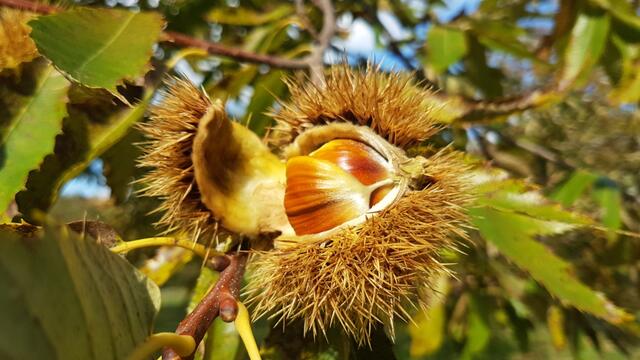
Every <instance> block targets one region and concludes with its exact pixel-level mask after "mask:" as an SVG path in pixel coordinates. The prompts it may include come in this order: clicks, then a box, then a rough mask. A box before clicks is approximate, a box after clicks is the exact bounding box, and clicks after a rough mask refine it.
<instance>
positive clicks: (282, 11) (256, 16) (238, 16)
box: [207, 4, 293, 26]
mask: <svg viewBox="0 0 640 360" xmlns="http://www.w3.org/2000/svg"><path fill="white" fill-rule="evenodd" d="M292 13H293V7H292V6H291V5H288V4H287V5H284V4H283V5H280V6H277V7H275V8H273V9H271V10H266V11H254V10H251V9H248V8H245V7H237V8H229V7H225V8H222V7H218V8H215V9H213V10H211V12H209V14H207V20H209V21H211V22H216V23H219V24H227V25H238V26H259V25H264V24H266V23H269V22H272V21H276V20H280V19H282V18H285V17H287V16H289V15H291V14H292Z"/></svg>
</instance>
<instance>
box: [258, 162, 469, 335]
mask: <svg viewBox="0 0 640 360" xmlns="http://www.w3.org/2000/svg"><path fill="white" fill-rule="evenodd" d="M466 172H467V166H466V165H465V164H464V162H463V161H462V159H461V157H460V155H459V154H458V153H455V152H440V153H438V154H436V155H435V156H432V157H430V158H429V159H428V161H427V162H425V166H424V169H423V174H424V175H425V176H426V177H427V178H428V179H429V184H428V185H427V186H426V187H425V188H424V189H420V190H417V189H416V190H410V191H409V192H407V193H406V194H405V196H404V197H402V198H401V199H400V200H399V201H397V202H396V203H395V204H394V205H392V206H391V207H389V208H387V209H385V210H384V211H383V212H381V213H380V214H378V215H377V216H372V217H371V218H370V219H368V220H367V221H366V222H364V223H362V224H360V225H358V226H356V227H350V228H346V229H344V230H342V231H341V232H339V233H338V234H335V235H333V236H331V238H329V239H323V240H317V241H311V242H298V243H295V241H294V243H293V244H291V246H285V247H282V248H280V249H277V250H274V251H271V252H262V253H256V254H255V255H254V257H253V259H252V262H251V274H252V280H253V281H251V282H250V283H249V285H248V289H247V295H248V296H249V299H250V300H249V302H250V303H251V304H252V305H253V306H254V311H255V313H254V315H255V316H257V317H261V316H271V317H275V318H277V319H279V320H280V321H283V322H286V321H291V320H295V319H301V320H302V321H303V322H304V326H305V330H306V331H308V332H310V333H312V334H313V335H314V336H315V335H317V334H324V333H325V332H326V331H327V329H328V328H329V327H332V326H336V325H338V326H341V327H342V328H343V329H344V330H345V331H346V332H347V333H348V334H349V335H351V336H353V337H354V338H355V339H356V340H357V341H358V343H359V344H360V345H364V344H367V343H368V341H369V338H370V334H371V331H372V330H373V328H374V327H377V326H380V325H384V326H386V330H387V331H388V333H389V334H390V335H391V336H392V337H393V334H394V329H393V321H394V320H395V319H403V320H408V319H409V317H410V311H411V309H412V308H414V307H415V306H418V307H425V306H426V303H425V301H426V299H424V298H421V297H418V296H417V294H418V291H419V290H421V289H424V288H429V287H430V286H431V279H433V278H434V276H435V275H437V274H440V273H442V272H444V271H447V270H446V268H445V267H444V266H443V265H442V264H441V263H440V262H439V261H438V256H439V253H440V252H441V251H442V250H444V249H452V248H454V247H455V245H454V241H453V240H452V239H453V238H455V237H464V236H465V233H464V231H463V229H462V226H463V225H464V223H465V222H466V216H465V212H464V210H463V206H464V205H465V204H466V203H467V201H468V200H469V195H467V194H468V193H469V191H468V189H467V184H468V182H467V180H466V177H465V175H464V174H465V173H466Z"/></svg>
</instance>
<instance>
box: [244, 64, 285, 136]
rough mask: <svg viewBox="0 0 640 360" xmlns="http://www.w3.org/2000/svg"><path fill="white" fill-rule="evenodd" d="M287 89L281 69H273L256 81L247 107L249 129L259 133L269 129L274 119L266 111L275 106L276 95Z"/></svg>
mask: <svg viewBox="0 0 640 360" xmlns="http://www.w3.org/2000/svg"><path fill="white" fill-rule="evenodd" d="M286 89H287V88H286V86H285V84H284V82H283V81H282V71H280V70H273V71H271V72H269V73H268V74H267V75H265V76H264V77H262V78H260V79H259V80H258V81H256V83H255V85H254V93H253V97H252V98H251V102H249V106H248V107H247V119H248V121H249V129H251V130H252V131H253V132H255V133H256V134H258V135H263V134H264V133H265V132H266V131H267V127H268V126H269V125H271V122H272V121H273V119H272V118H271V117H270V116H267V115H265V112H266V111H267V110H268V109H269V108H270V107H271V106H273V104H274V102H275V100H276V97H280V96H282V95H283V94H284V93H285V92H286Z"/></svg>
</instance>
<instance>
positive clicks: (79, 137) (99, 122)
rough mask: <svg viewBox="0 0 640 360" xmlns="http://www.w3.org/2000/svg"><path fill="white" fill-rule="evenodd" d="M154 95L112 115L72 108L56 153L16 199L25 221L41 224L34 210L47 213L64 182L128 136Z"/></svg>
mask: <svg viewBox="0 0 640 360" xmlns="http://www.w3.org/2000/svg"><path fill="white" fill-rule="evenodd" d="M94 91H95V90H94ZM151 93H152V92H151V91H149V92H148V93H147V95H146V96H145V98H144V99H143V100H142V102H140V103H139V104H137V105H136V106H134V107H133V108H125V109H122V110H119V111H116V112H115V113H110V114H103V112H102V111H99V112H96V113H87V112H85V111H81V110H79V109H84V107H85V105H86V103H84V102H79V103H76V104H75V105H74V106H72V107H71V109H72V110H74V111H73V112H72V113H71V116H70V117H69V118H67V119H66V120H65V123H64V127H63V130H64V133H63V135H62V136H61V137H59V139H58V141H57V142H56V148H55V154H54V155H51V156H48V157H47V158H46V159H45V161H44V163H43V164H42V166H41V167H40V169H39V170H38V171H37V172H34V173H32V174H30V176H29V180H28V182H27V190H25V191H22V192H20V193H19V194H18V195H17V196H16V202H17V203H18V207H19V209H20V211H21V212H22V214H23V215H24V216H25V218H27V219H28V220H29V221H30V222H38V219H36V218H34V217H33V215H34V214H33V212H34V210H40V211H46V210H47V209H48V208H49V207H50V206H51V204H52V203H53V202H54V201H55V200H56V198H57V195H58V190H59V189H60V188H61V187H62V185H64V183H66V182H67V181H68V180H71V179H72V178H74V177H76V176H77V175H79V174H80V173H81V172H82V171H83V170H84V169H85V168H86V167H87V166H88V165H89V164H90V163H91V161H93V160H94V159H95V158H96V157H99V156H100V155H102V154H103V153H104V152H105V151H106V150H107V149H109V148H110V147H111V146H112V145H114V144H115V143H116V142H117V141H119V140H120V139H121V138H122V137H123V136H125V135H126V134H127V131H128V130H129V128H130V127H131V126H132V125H133V124H135V123H136V122H137V121H138V120H140V119H141V118H142V117H143V115H144V112H145V110H146V107H147V105H148V103H149V101H150V99H151V96H150V94H151ZM95 96H96V95H95V94H92V95H90V96H89V98H90V101H95ZM72 100H73V99H72ZM106 100H108V99H106ZM109 101H110V100H109ZM109 111H112V110H109Z"/></svg>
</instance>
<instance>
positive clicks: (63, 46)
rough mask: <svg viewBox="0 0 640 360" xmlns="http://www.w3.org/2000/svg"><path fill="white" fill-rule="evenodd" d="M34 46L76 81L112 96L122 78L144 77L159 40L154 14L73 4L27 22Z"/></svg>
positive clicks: (159, 21) (157, 19)
mask: <svg viewBox="0 0 640 360" xmlns="http://www.w3.org/2000/svg"><path fill="white" fill-rule="evenodd" d="M29 25H30V26H31V28H32V29H33V30H32V32H31V37H32V38H33V40H34V41H35V43H36V46H37V47H38V50H39V51H40V53H41V54H42V55H44V56H45V57H47V58H48V59H49V60H51V61H52V62H53V64H54V65H55V66H56V67H57V68H59V69H60V70H62V71H64V72H65V73H67V74H69V76H71V77H72V78H73V79H74V80H76V81H78V82H80V83H81V84H83V85H85V86H88V87H98V88H105V89H107V90H109V91H110V92H111V93H112V94H114V95H115V96H119V95H118V91H117V90H116V86H117V85H118V84H120V83H121V82H122V80H123V79H133V78H136V77H138V76H140V75H142V74H143V73H144V71H145V69H146V64H147V63H148V61H149V58H150V57H151V54H152V46H153V44H155V43H156V42H157V41H158V37H159V36H160V31H161V30H162V27H163V20H162V18H161V17H160V15H159V14H157V13H150V12H133V11H126V10H117V9H96V8H76V9H73V10H69V11H64V12H60V13H56V14H53V15H47V16H41V17H39V18H37V19H35V20H32V21H30V22H29Z"/></svg>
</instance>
